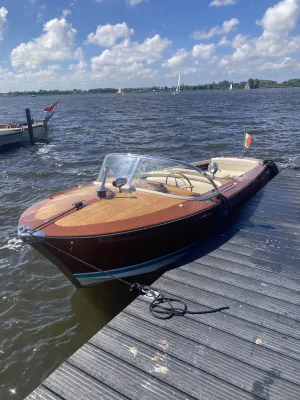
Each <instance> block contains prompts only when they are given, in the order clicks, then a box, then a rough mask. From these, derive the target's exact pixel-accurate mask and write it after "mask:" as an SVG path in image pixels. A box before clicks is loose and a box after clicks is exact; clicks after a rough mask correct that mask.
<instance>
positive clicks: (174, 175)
mask: <svg viewBox="0 0 300 400" xmlns="http://www.w3.org/2000/svg"><path fill="white" fill-rule="evenodd" d="M176 175H177V177H176ZM178 175H180V176H179V177H178ZM171 177H172V178H174V179H175V186H176V187H178V188H180V189H185V190H187V189H191V192H192V191H193V188H194V186H193V185H192V183H191V181H190V180H189V178H188V177H187V176H185V175H183V174H182V173H181V172H171V173H170V174H169V175H168V176H167V178H166V185H167V184H168V179H169V178H171ZM177 179H179V180H181V181H182V182H183V183H184V186H179V185H178V183H177ZM185 181H188V185H187V184H186V182H185ZM173 186H174V185H173Z"/></svg>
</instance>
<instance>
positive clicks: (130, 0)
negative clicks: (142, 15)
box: [126, 0, 144, 7]
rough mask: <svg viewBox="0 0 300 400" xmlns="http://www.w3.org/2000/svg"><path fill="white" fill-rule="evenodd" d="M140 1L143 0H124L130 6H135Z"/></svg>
mask: <svg viewBox="0 0 300 400" xmlns="http://www.w3.org/2000/svg"><path fill="white" fill-rule="evenodd" d="M142 1H144V0H126V2H127V4H128V5H129V6H130V7H135V6H137V5H138V4H140V3H142Z"/></svg>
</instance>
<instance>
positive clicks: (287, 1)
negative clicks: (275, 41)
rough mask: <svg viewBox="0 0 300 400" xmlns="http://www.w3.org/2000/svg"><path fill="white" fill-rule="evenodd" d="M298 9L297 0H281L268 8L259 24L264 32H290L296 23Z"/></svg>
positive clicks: (299, 9)
mask: <svg viewBox="0 0 300 400" xmlns="http://www.w3.org/2000/svg"><path fill="white" fill-rule="evenodd" d="M299 11H300V8H299V1H298V0H283V1H281V2H279V3H277V4H275V5H274V6H273V7H270V8H268V9H267V11H266V12H265V15H264V16H263V19H262V20H261V21H260V22H259V24H261V25H262V26H263V28H264V31H265V33H269V34H270V33H276V34H277V33H280V32H284V33H285V32H290V31H291V30H293V29H294V28H295V26H296V24H297V19H298V17H299Z"/></svg>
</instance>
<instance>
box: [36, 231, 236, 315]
mask: <svg viewBox="0 0 300 400" xmlns="http://www.w3.org/2000/svg"><path fill="white" fill-rule="evenodd" d="M32 236H33V235H32ZM43 244H46V245H47V246H49V247H52V248H53V249H55V250H57V251H59V252H61V253H63V254H66V255H67V256H69V257H71V258H73V259H74V260H76V261H79V262H80V263H83V264H85V265H87V266H88V267H90V268H93V269H95V270H97V271H99V272H101V273H103V274H105V275H107V276H109V277H110V278H111V279H115V280H118V281H120V282H122V283H124V284H126V285H127V286H129V288H130V291H134V290H136V291H137V292H138V294H140V295H144V296H145V297H150V296H151V297H153V300H152V302H151V303H150V305H149V310H150V313H151V314H152V315H153V316H154V317H155V318H159V319H170V318H172V317H178V316H181V317H183V316H185V315H202V314H212V313H216V312H219V311H223V310H228V309H229V307H228V306H225V307H219V308H213V309H211V310H206V311H190V310H188V306H187V304H186V303H185V302H184V301H183V300H181V299H176V298H171V297H166V296H165V295H163V294H162V292H161V291H160V290H154V289H153V288H152V287H151V286H147V285H141V284H140V283H130V282H127V281H126V280H125V279H122V278H120V277H117V276H115V275H113V274H111V273H109V272H108V271H104V270H102V269H100V268H98V267H95V266H94V265H92V264H90V263H88V262H86V261H84V260H81V259H80V258H78V257H76V256H73V255H72V254H70V253H67V252H66V251H64V250H62V249H60V248H58V247H56V246H54V245H53V244H51V243H48V242H46V241H44V242H43ZM175 304H177V305H181V307H180V306H179V307H176V306H175Z"/></svg>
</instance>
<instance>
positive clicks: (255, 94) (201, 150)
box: [0, 89, 300, 399]
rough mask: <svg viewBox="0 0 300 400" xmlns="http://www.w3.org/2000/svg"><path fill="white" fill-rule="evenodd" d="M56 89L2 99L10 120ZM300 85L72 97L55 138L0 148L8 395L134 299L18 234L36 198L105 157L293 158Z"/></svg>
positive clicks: (87, 173) (1, 348)
mask: <svg viewBox="0 0 300 400" xmlns="http://www.w3.org/2000/svg"><path fill="white" fill-rule="evenodd" d="M54 101H56V98H55V97H51V96H47V97H36V98H30V97H15V98H10V97H5V98H0V111H1V115H2V116H4V119H5V120H3V122H6V121H7V122H8V121H12V120H21V121H22V120H24V109H25V107H30V108H31V111H32V115H33V116H34V117H35V118H39V117H41V116H42V115H41V111H40V110H41V109H42V108H43V107H45V106H46V105H49V104H52V103H53V102H54ZM299 104H300V90H299V89H284V90H282V89H272V90H255V91H242V90H240V91H232V92H226V91H198V92H182V93H181V94H180V96H175V97H174V96H171V95H170V93H139V94H130V95H124V96H114V95H85V96H84V95H79V96H63V97H61V99H60V103H59V106H58V109H57V112H56V114H55V116H54V119H53V122H52V127H51V128H52V135H51V136H52V140H51V142H50V143H49V144H37V145H35V146H33V147H27V148H18V149H13V150H10V151H7V152H4V153H0V167H1V168H0V178H1V208H0V218H1V222H2V223H1V226H0V232H1V237H0V251H1V259H0V277H1V288H0V299H1V302H0V318H1V331H0V338H1V340H0V343H1V344H0V359H1V367H2V370H1V378H0V383H1V385H0V387H1V389H0V398H1V399H2V398H3V399H6V398H10V397H13V398H14V399H18V398H20V399H21V398H23V396H24V395H26V394H27V393H28V392H29V391H30V390H32V389H33V388H34V387H35V386H36V385H37V384H38V383H39V382H40V380H41V379H43V378H44V377H45V376H46V375H48V374H49V373H50V372H51V371H52V370H53V368H55V367H56V366H57V365H59V363H60V362H61V361H62V360H63V359H65V358H66V357H67V356H68V355H69V354H71V353H72V352H73V351H75V350H76V349H77V348H78V347H79V346H80V345H82V344H83V342H85V341H86V340H87V339H88V338H89V337H90V336H92V335H93V334H94V333H96V332H97V331H98V330H99V329H100V328H101V327H102V326H103V324H105V323H106V322H107V321H109V319H110V318H112V317H113V316H114V315H115V314H116V313H117V312H118V311H119V310H120V309H122V307H124V306H126V304H127V303H128V302H129V300H130V299H131V296H132V295H131V294H128V292H127V288H123V287H122V285H119V284H115V283H112V282H109V283H108V284H107V285H106V284H105V285H103V286H102V287H101V289H96V290H93V289H81V290H75V289H74V288H73V286H72V285H71V284H70V283H69V281H68V280H67V279H66V278H65V277H64V276H62V275H61V274H60V273H59V271H58V270H57V268H56V267H54V266H53V265H52V264H51V263H50V262H49V261H47V260H46V259H44V258H43V257H42V256H40V255H39V254H37V253H36V252H35V251H34V250H32V249H31V248H30V247H29V246H24V245H22V244H21V242H20V241H19V240H18V239H17V238H16V228H17V225H18V219H19V216H20V215H21V213H22V212H23V211H24V210H25V209H26V208H27V207H29V206H30V205H31V204H33V203H34V202H36V201H38V200H39V199H41V198H43V197H46V196H48V195H49V194H51V193H55V192H58V191H61V190H62V189H65V188H67V187H73V186H76V185H80V184H83V183H87V182H91V181H93V180H94V179H95V177H96V176H97V173H98V170H99V168H100V165H101V161H102V159H103V156H104V155H105V154H106V153H109V152H125V153H126V152H130V153H142V154H150V155H160V156H167V157H171V158H179V159H183V160H185V161H194V160H200V159H206V158H209V157H211V156H216V155H239V154H240V153H241V152H242V151H243V147H242V145H243V133H244V130H246V131H248V132H249V133H250V134H251V135H253V138H254V142H253V145H252V149H251V151H250V152H249V155H250V156H251V157H258V158H262V159H266V158H268V159H269V158H271V159H275V161H277V162H278V163H279V165H280V166H282V167H283V166H286V165H288V163H289V162H291V161H292V160H293V158H294V157H295V156H297V155H299V154H300V144H299V141H296V140H295V138H296V137H298V135H299V122H300V116H299V112H298V108H299V107H298V105H299Z"/></svg>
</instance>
